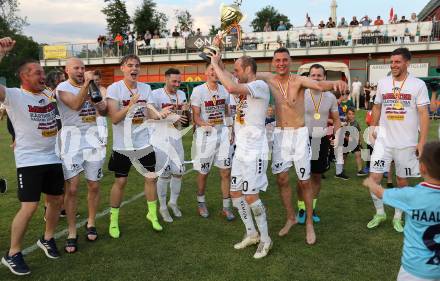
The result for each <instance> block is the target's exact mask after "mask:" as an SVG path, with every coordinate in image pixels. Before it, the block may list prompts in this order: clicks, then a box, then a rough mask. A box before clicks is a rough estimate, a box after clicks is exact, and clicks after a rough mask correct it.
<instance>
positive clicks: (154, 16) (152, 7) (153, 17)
mask: <svg viewBox="0 0 440 281" xmlns="http://www.w3.org/2000/svg"><path fill="white" fill-rule="evenodd" d="M167 22H168V17H167V16H166V15H165V14H164V13H162V12H159V11H158V10H157V9H156V3H155V2H154V1H153V0H144V1H143V2H142V4H141V5H140V6H139V7H137V8H136V10H135V12H134V17H133V23H134V30H135V31H137V32H138V33H144V32H145V31H147V30H148V31H150V33H151V34H153V33H154V31H155V30H158V31H159V33H161V34H168V33H169V31H168V30H167Z"/></svg>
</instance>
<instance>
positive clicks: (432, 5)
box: [417, 0, 440, 20]
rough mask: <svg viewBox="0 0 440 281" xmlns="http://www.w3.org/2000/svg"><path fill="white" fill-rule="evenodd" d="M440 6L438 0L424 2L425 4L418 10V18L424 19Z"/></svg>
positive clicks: (439, 0)
mask: <svg viewBox="0 0 440 281" xmlns="http://www.w3.org/2000/svg"><path fill="white" fill-rule="evenodd" d="M438 7H440V0H431V1H429V2H428V4H426V6H425V7H424V8H423V9H422V10H421V11H420V13H419V15H418V16H417V17H418V19H419V20H425V19H426V18H427V17H428V16H429V14H431V13H432V12H433V11H434V10H435V9H437V8H438Z"/></svg>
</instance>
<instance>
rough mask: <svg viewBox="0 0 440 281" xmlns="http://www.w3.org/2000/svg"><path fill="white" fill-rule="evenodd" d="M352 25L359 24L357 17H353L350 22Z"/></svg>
mask: <svg viewBox="0 0 440 281" xmlns="http://www.w3.org/2000/svg"><path fill="white" fill-rule="evenodd" d="M350 26H359V22H358V20H357V19H356V17H353V19H352V21H351V22H350Z"/></svg>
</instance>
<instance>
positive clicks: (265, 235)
mask: <svg viewBox="0 0 440 281" xmlns="http://www.w3.org/2000/svg"><path fill="white" fill-rule="evenodd" d="M251 209H252V213H254V218H255V221H256V222H257V226H258V230H259V231H260V240H261V241H263V242H265V243H268V242H270V241H271V240H270V237H269V229H268V228H267V218H266V208H265V207H264V205H263V202H261V200H260V199H258V200H257V201H255V202H254V203H252V204H251Z"/></svg>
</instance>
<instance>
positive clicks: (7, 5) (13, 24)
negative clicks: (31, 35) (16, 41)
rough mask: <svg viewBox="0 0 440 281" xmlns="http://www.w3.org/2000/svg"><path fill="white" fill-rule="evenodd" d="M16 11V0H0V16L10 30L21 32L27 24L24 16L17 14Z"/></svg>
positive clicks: (17, 9)
mask: <svg viewBox="0 0 440 281" xmlns="http://www.w3.org/2000/svg"><path fill="white" fill-rule="evenodd" d="M18 11H19V8H18V0H0V17H1V18H2V19H3V20H4V21H5V22H6V24H7V25H8V28H9V29H10V30H11V31H12V32H21V30H22V28H23V26H25V25H27V24H28V23H27V22H26V18H22V17H20V16H18V15H17V13H18Z"/></svg>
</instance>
